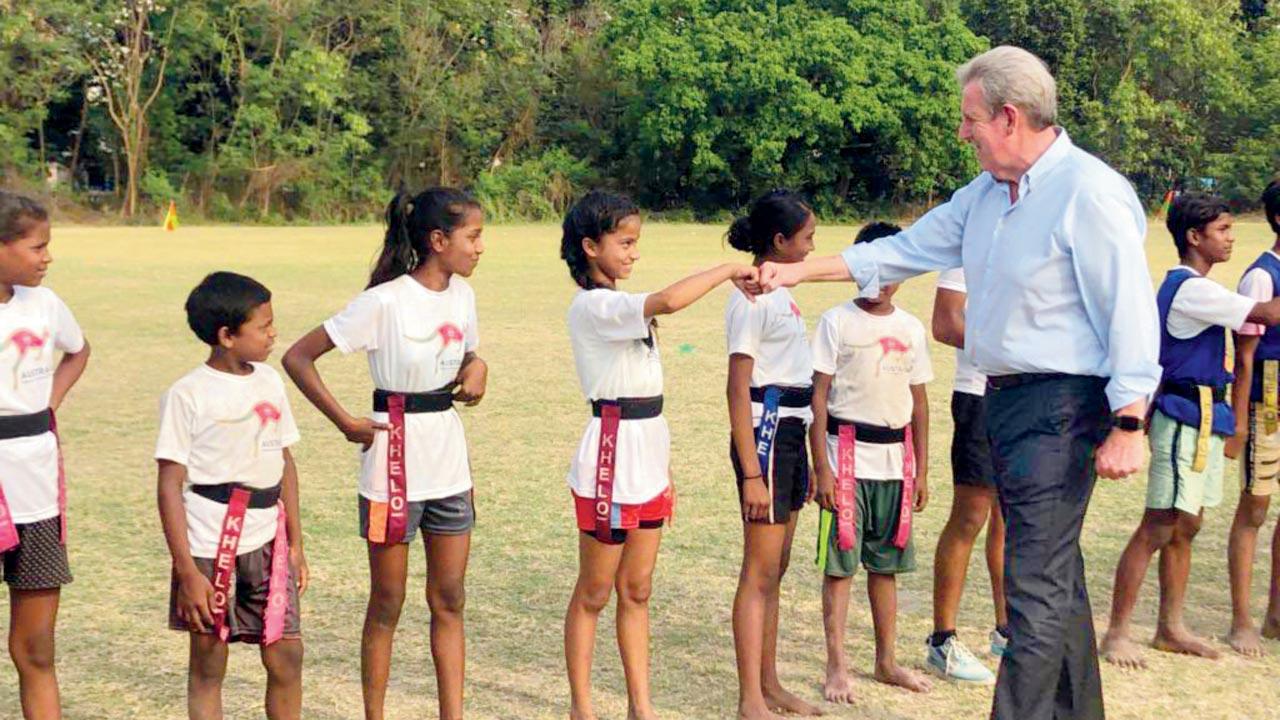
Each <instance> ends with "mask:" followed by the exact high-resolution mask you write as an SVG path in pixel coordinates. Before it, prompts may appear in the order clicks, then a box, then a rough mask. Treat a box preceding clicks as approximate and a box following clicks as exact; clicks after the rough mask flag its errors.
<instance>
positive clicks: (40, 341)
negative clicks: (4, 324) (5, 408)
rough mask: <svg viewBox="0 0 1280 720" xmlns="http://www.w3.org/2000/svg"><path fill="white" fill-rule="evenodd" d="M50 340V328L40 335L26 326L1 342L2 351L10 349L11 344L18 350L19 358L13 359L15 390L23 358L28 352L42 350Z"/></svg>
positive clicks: (0, 348)
mask: <svg viewBox="0 0 1280 720" xmlns="http://www.w3.org/2000/svg"><path fill="white" fill-rule="evenodd" d="M48 340H49V330H48V329H47V328H46V329H45V331H44V332H43V333H42V334H40V335H36V334H35V333H34V332H32V331H30V330H27V329H26V328H20V329H18V330H15V331H13V334H11V335H10V336H9V337H8V339H6V340H5V341H4V343H3V344H0V353H3V352H5V351H6V350H8V349H9V346H10V345H12V346H13V347H14V348H15V349H16V350H17V351H18V359H17V360H14V361H13V389H14V390H17V389H18V371H19V369H20V366H21V365H22V361H23V359H24V358H26V356H27V353H28V352H29V351H31V350H37V351H38V350H40V349H41V348H43V347H44V344H45V343H46V342H48Z"/></svg>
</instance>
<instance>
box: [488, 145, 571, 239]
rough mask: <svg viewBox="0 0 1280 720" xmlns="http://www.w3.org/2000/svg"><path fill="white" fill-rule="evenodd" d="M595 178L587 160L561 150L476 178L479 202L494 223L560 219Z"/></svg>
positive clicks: (552, 149) (514, 163)
mask: <svg viewBox="0 0 1280 720" xmlns="http://www.w3.org/2000/svg"><path fill="white" fill-rule="evenodd" d="M593 179H594V172H593V171H592V169H591V167H590V166H589V165H588V164H587V163H586V161H584V160H581V159H579V158H575V157H574V156H573V155H572V154H570V153H569V151H567V150H565V149H564V148H562V147H553V148H551V149H549V150H547V151H546V152H544V153H543V154H542V155H540V156H538V157H536V158H530V159H527V160H522V161H518V162H513V163H510V164H504V165H501V166H499V167H497V168H494V169H492V170H488V171H485V172H483V173H481V174H480V176H479V177H478V178H476V183H475V186H474V191H475V196H476V199H477V200H479V201H480V203H481V204H482V205H484V208H485V211H486V213H488V215H489V216H490V218H491V219H494V220H500V221H501V220H512V219H518V218H528V219H532V220H548V221H552V220H558V219H559V218H561V217H563V216H564V213H565V212H567V211H568V209H569V206H570V205H571V204H572V203H573V201H574V199H575V198H577V197H578V196H580V195H581V194H582V193H583V192H584V191H585V190H586V189H587V188H588V187H589V186H590V184H591V181H592V180H593Z"/></svg>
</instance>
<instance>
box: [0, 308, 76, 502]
mask: <svg viewBox="0 0 1280 720" xmlns="http://www.w3.org/2000/svg"><path fill="white" fill-rule="evenodd" d="M83 348H84V334H83V333H82V332H81V331H80V326H79V325H78V324H77V323H76V319H75V317H74V316H72V315H71V310H69V309H68V308H67V306H66V304H65V303H63V302H62V298H59V297H58V296H57V295H56V294H55V293H54V292H53V291H52V290H50V289H49V288H46V287H22V286H14V288H13V297H12V298H10V299H9V302H7V303H0V415H30V414H31V413H37V412H40V411H41V410H44V409H45V408H47V407H49V396H50V394H52V392H53V372H54V370H55V369H57V366H58V362H60V358H56V357H55V354H56V352H64V353H76V352H80V350H81V349H83ZM0 487H3V488H4V497H5V500H6V501H7V502H8V505H9V512H10V513H11V514H12V516H13V522H14V523H16V524H27V523H33V522H37V521H40V520H47V519H49V518H51V517H57V515H58V443H57V440H55V439H54V437H53V433H51V432H47V433H43V434H41V435H32V436H29V437H20V438H12V439H9V440H0Z"/></svg>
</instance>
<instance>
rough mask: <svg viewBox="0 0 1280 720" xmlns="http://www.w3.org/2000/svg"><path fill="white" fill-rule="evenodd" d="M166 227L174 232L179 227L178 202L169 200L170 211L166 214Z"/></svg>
mask: <svg viewBox="0 0 1280 720" xmlns="http://www.w3.org/2000/svg"><path fill="white" fill-rule="evenodd" d="M164 229H165V230H168V231H169V232H173V231H174V230H177V229H178V204H177V203H176V202H174V201H172V200H170V201H169V212H167V213H165V214H164Z"/></svg>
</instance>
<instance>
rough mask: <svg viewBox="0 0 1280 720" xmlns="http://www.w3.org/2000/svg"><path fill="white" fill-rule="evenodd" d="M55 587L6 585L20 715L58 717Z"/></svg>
mask: <svg viewBox="0 0 1280 720" xmlns="http://www.w3.org/2000/svg"><path fill="white" fill-rule="evenodd" d="M59 597H60V591H59V589H58V588H51V589H49V590H14V589H12V588H10V589H9V657H10V658H12V659H13V664H14V667H16V668H17V670H18V696H19V698H20V699H21V702H22V715H23V716H24V717H26V718H39V719H40V720H57V719H58V718H61V717H62V706H61V700H60V698H59V696H58V675H57V671H56V669H55V667H54V659H55V648H54V628H55V626H56V624H57V621H58V599H59Z"/></svg>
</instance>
